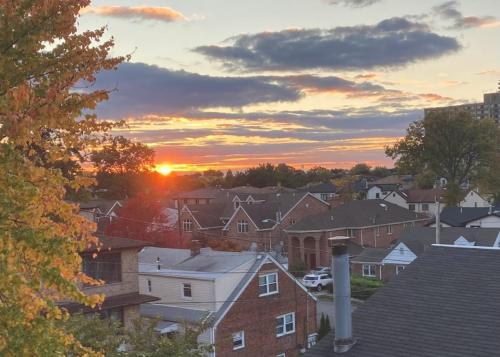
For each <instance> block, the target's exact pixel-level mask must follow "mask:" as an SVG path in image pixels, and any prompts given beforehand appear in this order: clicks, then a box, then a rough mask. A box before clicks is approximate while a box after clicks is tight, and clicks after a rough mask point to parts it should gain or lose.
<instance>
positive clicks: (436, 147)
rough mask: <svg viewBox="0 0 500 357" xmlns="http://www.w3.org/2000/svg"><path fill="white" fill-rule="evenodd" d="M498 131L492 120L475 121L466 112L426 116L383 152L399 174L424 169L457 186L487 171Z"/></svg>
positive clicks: (493, 152) (492, 159)
mask: <svg viewBox="0 0 500 357" xmlns="http://www.w3.org/2000/svg"><path fill="white" fill-rule="evenodd" d="M497 143H498V128H497V126H496V124H495V122H494V121H493V120H490V119H482V120H476V119H474V118H472V117H471V115H470V114H469V113H466V112H453V111H443V112H436V113H430V114H428V115H427V116H426V117H425V118H424V119H423V120H422V121H418V122H415V123H413V124H411V125H410V127H409V128H408V131H407V135H406V137H405V138H403V139H402V140H400V141H399V142H397V143H396V144H395V145H394V146H392V147H388V148H386V154H387V155H388V156H389V157H391V158H392V159H395V160H396V166H397V167H398V169H400V170H401V171H403V172H405V171H406V172H409V173H418V172H421V171H423V170H424V169H428V170H430V171H431V172H433V173H434V174H435V175H436V176H438V177H444V178H446V179H447V180H448V182H449V183H450V184H454V185H456V186H460V185H461V184H462V183H463V182H465V181H466V180H475V179H477V178H478V177H479V176H480V175H481V173H483V172H485V171H488V168H489V167H490V166H491V164H492V163H493V161H494V158H495V153H496V150H497Z"/></svg>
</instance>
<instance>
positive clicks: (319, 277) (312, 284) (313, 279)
mask: <svg viewBox="0 0 500 357" xmlns="http://www.w3.org/2000/svg"><path fill="white" fill-rule="evenodd" d="M302 284H303V285H304V286H305V287H306V288H309V289H316V290H317V291H321V290H323V288H324V287H326V286H327V285H330V284H333V279H332V276H331V275H330V274H307V275H306V276H304V277H303V278H302Z"/></svg>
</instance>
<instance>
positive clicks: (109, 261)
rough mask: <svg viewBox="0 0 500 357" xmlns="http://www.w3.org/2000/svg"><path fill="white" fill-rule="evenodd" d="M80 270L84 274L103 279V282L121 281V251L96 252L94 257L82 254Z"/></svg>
mask: <svg viewBox="0 0 500 357" xmlns="http://www.w3.org/2000/svg"><path fill="white" fill-rule="evenodd" d="M82 260H83V262H82V263H83V264H82V265H83V266H82V270H83V272H84V273H85V275H87V276H89V277H91V278H93V279H96V280H103V281H104V283H105V284H112V283H117V282H120V281H122V261H121V253H120V252H117V253H108V252H101V253H98V254H97V256H96V257H93V256H92V255H90V254H85V255H83V256H82Z"/></svg>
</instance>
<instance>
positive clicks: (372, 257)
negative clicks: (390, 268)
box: [351, 248, 390, 263]
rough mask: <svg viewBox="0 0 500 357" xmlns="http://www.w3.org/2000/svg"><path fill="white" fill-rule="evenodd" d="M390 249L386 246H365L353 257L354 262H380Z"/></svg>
mask: <svg viewBox="0 0 500 357" xmlns="http://www.w3.org/2000/svg"><path fill="white" fill-rule="evenodd" d="M389 252H390V249H386V248H365V249H363V250H362V251H361V253H360V254H359V255H358V256H357V257H355V258H353V259H351V262H352V263H380V262H382V260H384V258H385V257H386V256H387V254H389Z"/></svg>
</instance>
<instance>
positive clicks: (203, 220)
mask: <svg viewBox="0 0 500 357" xmlns="http://www.w3.org/2000/svg"><path fill="white" fill-rule="evenodd" d="M232 205H233V203H232V202H226V203H224V202H221V203H210V204H204V205H187V207H188V208H189V210H190V211H191V213H192V215H193V217H194V218H195V219H196V221H197V222H198V223H199V224H200V226H201V227H202V228H209V227H223V226H224V224H223V223H222V219H221V218H222V217H223V216H224V212H225V210H226V208H227V206H231V209H232Z"/></svg>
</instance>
